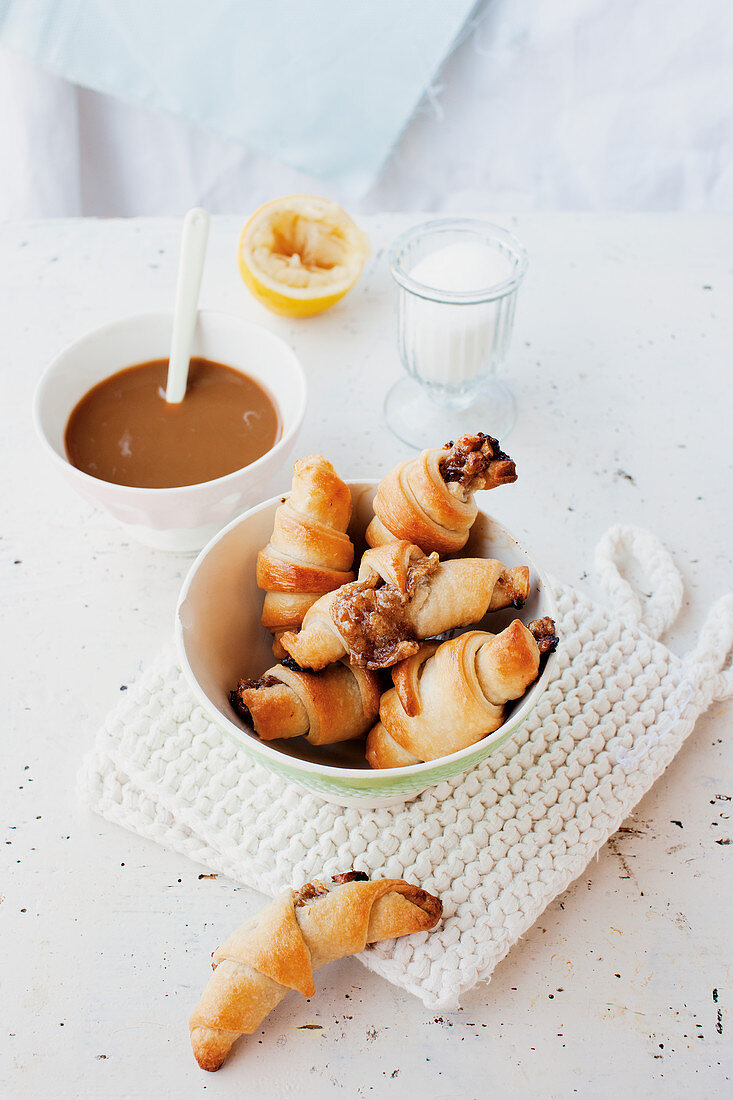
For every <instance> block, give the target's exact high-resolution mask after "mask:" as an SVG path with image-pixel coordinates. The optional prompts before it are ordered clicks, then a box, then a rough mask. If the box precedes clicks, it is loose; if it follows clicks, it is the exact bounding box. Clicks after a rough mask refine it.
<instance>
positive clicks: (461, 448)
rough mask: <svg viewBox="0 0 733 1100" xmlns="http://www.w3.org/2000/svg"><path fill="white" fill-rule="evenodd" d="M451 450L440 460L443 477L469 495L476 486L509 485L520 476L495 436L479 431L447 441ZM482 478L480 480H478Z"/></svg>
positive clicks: (481, 487)
mask: <svg viewBox="0 0 733 1100" xmlns="http://www.w3.org/2000/svg"><path fill="white" fill-rule="evenodd" d="M445 446H446V450H447V451H448V454H447V455H446V456H445V458H442V459H441V460H440V465H439V469H440V473H441V476H442V478H443V481H445V482H446V483H449V482H450V483H453V484H455V486H456V491H458V490H460V491H461V493H463V494H465V495H466V496H468V495H469V494H470V493H472V492H473V491H474V490H475V489H483V488H491V487H493V486H494V485H509V484H511V483H512V482H514V481H516V480H517V470H516V466H515V465H514V463H513V462H512V460H511V458H510V457H509V455H508V454H505V453H504V451H502V449H501V447H500V446H499V441H498V440H497V439H494V438H493V436H490V435H484V433H483V432H478V433H477V434H476V435H464V436H461V438H460V439H459V440H457V441H456V442H455V443H454V442H453V441H452V440H451V442H450V443H446V445H445ZM479 479H480V484H478V482H479Z"/></svg>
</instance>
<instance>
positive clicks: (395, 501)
mask: <svg viewBox="0 0 733 1100" xmlns="http://www.w3.org/2000/svg"><path fill="white" fill-rule="evenodd" d="M516 480H517V471H516V468H515V466H514V463H513V462H512V460H511V459H510V458H509V456H508V455H505V454H504V452H503V451H502V450H501V448H500V447H499V444H498V442H497V441H496V440H495V439H493V438H492V437H491V436H490V435H484V434H483V432H479V433H478V435H464V436H463V437H462V438H461V439H459V440H458V441H457V442H456V443H448V444H446V446H445V447H433V448H431V449H430V450H427V451H423V452H422V454H420V455H418V456H417V458H410V459H407V461H406V462H401V463H400V464H399V466H395V468H394V470H391V471H390V473H388V474H387V476H386V477H385V478H383V479H382V481H381V482H380V483H379V488H378V489H377V495H376V497H375V498H374V513H375V515H374V519H373V520H372V521H371V523H370V524H369V526H368V528H367V533H366V540H367V542H368V543H369V545H370V546H382V545H383V544H384V543H385V542H392V541H393V540H394V539H407V541H408V542H414V543H416V544H417V545H418V546H419V547H420V548H421V549H422V550H424V551H425V553H426V554H430V553H432V551H433V550H435V551H437V552H438V554H441V555H442V554H452V553H454V552H455V551H456V550H460V549H461V547H462V546H465V544H466V542H467V540H468V534H469V531H470V530H471V527H472V525H473V522H474V520H475V519H476V515H477V513H478V508H477V506H476V503H475V501H474V499H473V494H474V493H475V492H476V490H477V489H493V488H495V486H497V485H508V484H510V483H511V482H513V481H516Z"/></svg>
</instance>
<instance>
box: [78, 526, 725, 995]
mask: <svg viewBox="0 0 733 1100" xmlns="http://www.w3.org/2000/svg"><path fill="white" fill-rule="evenodd" d="M596 567H597V569H598V571H599V573H600V577H601V581H602V584H603V587H604V590H605V592H606V593H607V594H608V596H609V598H610V602H611V604H612V605H613V609H612V610H609V609H608V608H605V607H602V606H599V605H597V604H594V603H592V602H591V601H589V600H588V599H587V598H585V597H584V596H583V595H581V594H580V593H578V592H577V591H575V590H574V589H573V588H570V587H567V586H564V585H561V584H558V583H554V586H553V587H554V595H555V598H556V600H557V604H558V624H557V626H558V630H557V633H558V634H559V636H560V638H561V644H560V647H559V650H558V661H557V666H556V674H555V676H554V679H553V680H552V681H551V682H550V683H549V685H548V687H547V690H546V691H545V693H544V695H543V696H542V698H541V699H540V702H539V704H538V706H537V707H536V708H535V710H534V711H533V713H532V714H531V715H530V717H529V718H528V720H527V722H526V723H525V725H524V726H523V727H522V728H521V729H520V730H519V732H518V733H517V734H516V735H515V736H514V738H513V739H511V740H510V741H509V742H507V743H506V744H505V745H504V746H502V747H501V748H500V749H498V750H497V751H496V752H494V753H493V754H492V755H491V756H489V757H488V759H487V760H486V761H485V762H484V763H483V764H482V765H480V766H479V767H478V768H476V769H475V770H474V771H471V772H469V773H468V774H466V775H463V776H459V777H458V778H457V779H453V780H450V781H447V782H443V783H441V784H440V785H439V786H436V787H433V788H431V789H430V790H428V791H426V792H425V793H424V794H423V795H421V796H420V797H419V798H417V799H416V800H415V801H413V802H411V803H408V804H406V805H403V806H397V807H390V808H387V809H378V810H371V811H363V810H357V809H342V808H340V807H338V806H333V805H331V804H329V803H326V802H323V801H322V800H321V799H319V798H317V797H316V796H315V795H311V794H308V793H305V792H304V791H303V790H302V789H301V788H299V787H295V786H292V785H290V784H288V783H287V782H286V781H284V780H283V779H281V778H279V777H277V776H275V775H273V774H271V773H270V772H269V771H267V770H265V769H264V768H262V767H261V766H260V765H259V764H257V763H254V762H253V761H252V760H251V758H250V757H248V756H246V755H245V754H244V753H242V752H241V751H239V750H238V749H237V748H236V746H235V745H234V744H233V743H232V742H231V741H230V740H229V738H228V737H226V735H225V734H223V733H221V732H220V731H219V730H218V728H217V727H216V726H215V725H213V724H212V723H211V721H210V720H209V719H208V718H207V717H206V715H205V714H204V712H203V710H202V709H201V707H200V706H199V705H198V703H197V702H196V701H195V699H194V697H193V695H192V694H191V693H190V691H189V689H188V687H187V684H186V682H185V680H184V677H183V674H182V672H181V670H180V668H179V666H178V664H177V662H176V657H175V653H174V651H173V650H172V648H171V649H170V650H166V651H165V652H164V653H163V654H161V656H160V657H159V659H158V660H157V661H156V662H155V664H154V665H153V666H152V667H150V668H149V669H148V670H147V671H146V672H145V673H144V674H143V676H142V677H141V679H140V680H139V682H138V683H137V684H136V685H134V686H133V687H131V688H129V689H128V692H127V694H126V697H125V698H124V700H123V701H122V702H121V703H120V704H119V705H118V707H117V708H116V709H115V710H114V711H113V712H112V714H110V716H109V717H108V719H107V721H106V723H105V725H104V728H103V729H102V730H101V731H100V732H99V734H98V736H97V740H96V744H95V748H94V751H93V752H92V753H91V754H90V755H89V756H88V757H87V759H86V760H85V762H84V767H83V769H82V771H81V773H80V777H79V781H80V790H81V795H82V798H83V800H84V801H85V802H86V803H87V804H88V805H89V806H90V807H91V808H93V809H94V810H96V811H97V812H98V813H100V814H101V815H102V816H103V817H105V818H107V819H108V820H110V821H114V822H117V823H118V824H120V825H124V826H125V827H126V828H128V829H130V830H132V831H133V832H136V833H139V834H141V835H142V836H146V837H150V838H152V839H153V840H156V841H158V842H159V843H160V844H163V845H165V846H167V847H170V848H174V849H175V850H177V851H179V852H182V853H184V854H185V855H187V856H190V857H191V858H192V859H194V860H197V861H198V862H200V863H202V864H204V865H205V866H206V867H208V868H210V869H212V870H214V871H218V872H220V873H223V874H225V875H228V876H230V877H231V878H232V879H235V880H237V881H239V882H242V883H245V884H246V885H247V886H251V887H254V888H255V889H257V890H260V891H262V892H263V893H265V894H269V895H273V894H275V893H276V892H277V891H278V890H280V889H281V888H282V887H283V886H285V885H292V886H295V887H297V886H300V885H302V883H304V882H307V881H308V880H309V879H312V878H320V877H323V876H326V875H330V874H335V873H336V872H337V871H341V870H343V869H345V868H348V867H351V866H352V864H353V865H355V866H356V867H357V868H359V869H362V870H365V871H367V872H370V873H371V874H373V875H375V876H379V877H394V878H406V879H408V880H410V881H413V882H415V883H417V884H419V885H421V886H423V887H425V889H427V890H430V891H431V892H433V893H436V894H439V895H440V897H441V898H442V901H443V905H444V920H443V921H442V923H441V925H440V926H439V927H438V928H437V929H436V930H435V931H434V932H432V933H429V934H422V933H421V934H418V935H414V936H410V937H406V938H404V939H400V940H395V941H392V942H390V943H385V944H380V945H378V946H375V947H373V948H371V949H369V950H367V951H365V952H364V953H363V955H361V956H360V958H361V959H362V961H363V962H364V963H365V965H366V966H367V967H369V968H370V969H371V970H374V971H376V972H377V973H379V974H381V975H383V976H384V977H385V978H387V979H388V980H389V981H391V982H394V983H395V984H396V985H399V986H402V987H403V988H404V989H407V990H409V991H410V992H412V993H414V994H416V995H417V996H418V997H420V998H421V999H422V1000H423V1002H424V1003H425V1004H426V1005H427V1006H429V1007H431V1008H432V1007H436V1008H441V1009H444V1010H445V1009H450V1008H454V1007H456V1006H457V1004H458V1000H459V998H460V996H461V994H463V993H464V992H465V991H466V990H467V989H470V988H471V986H473V985H474V984H475V983H476V982H478V981H480V980H482V979H488V978H489V977H490V975H491V973H492V971H493V969H494V967H495V966H496V965H497V963H498V962H499V961H500V960H501V959H502V958H503V957H504V956H505V955H506V954H507V952H508V951H509V949H510V947H511V946H512V944H513V943H515V942H516V941H517V940H518V939H519V938H520V937H521V936H522V935H523V934H524V933H525V932H526V931H527V929H528V928H530V926H531V925H532V924H533V923H534V921H535V920H536V919H537V917H538V916H539V915H540V913H541V912H542V911H543V909H544V908H545V907H546V906H547V905H548V904H549V903H550V902H551V901H552V900H553V898H555V897H556V896H557V894H559V893H560V892H561V891H562V890H564V889H565V888H566V887H567V886H568V885H569V884H570V883H571V882H572V880H573V879H575V878H576V877H577V876H578V875H579V874H581V872H582V871H583V869H584V868H585V866H586V865H587V864H588V862H589V861H590V860H591V859H592V857H593V856H594V855H595V853H596V852H597V851H598V850H599V848H601V846H602V845H603V844H604V843H605V842H606V840H607V839H608V838H609V836H611V834H612V833H614V832H615V831H616V829H618V827H619V825H620V824H621V823H622V821H623V820H624V818H626V817H627V816H628V814H629V812H630V811H631V809H632V808H633V807H634V806H635V805H636V803H637V802H638V801H639V799H640V798H641V797H642V795H643V794H645V792H646V791H647V790H648V789H649V787H650V786H651V785H652V783H653V782H654V780H655V779H657V778H658V776H660V775H661V773H662V772H663V771H664V769H665V768H666V767H667V765H668V764H669V762H670V761H671V760H672V758H673V757H674V755H675V753H676V752H677V751H678V749H679V748H680V746H681V745H682V743H683V741H684V740H685V738H686V737H687V735H688V734H689V733H690V731H691V729H692V727H693V725H694V723H695V720H696V719H697V717H698V715H700V714H701V713H702V712H703V711H705V710H706V709H707V708H708V707H709V706H710V704H711V703H712V702H713V700H715V699H723V698H725V697H727V696H729V695H731V694H733V671H731V670H730V668H729V667H727V662H728V655H729V651H730V648H731V644H733V595H728V596H724V597H723V598H722V599H721V600H719V601H718V602H717V603H716V604H715V605H714V607H713V608H712V610H711V612H710V614H709V616H708V619H707V622H706V624H705V626H704V627H703V630H702V632H701V635H700V639H699V642H698V645H697V647H696V648H695V650H694V651H693V652H692V653H690V654H688V655H687V656H686V657H684V658H679V657H676V656H674V655H673V654H672V653H670V651H669V650H668V649H667V648H666V647H665V646H663V645H662V644H661V643H660V642H659V641H658V638H659V637H660V636H661V635H662V633H663V632H664V630H665V629H666V628H667V627H669V626H670V625H671V623H672V621H673V620H674V618H675V617H676V615H677V612H678V610H679V607H680V605H681V601H682V580H681V577H680V574H679V572H678V570H677V569H676V567H675V565H674V563H673V562H672V559H671V557H670V555H669V554H668V552H667V551H666V550H665V549H664V547H663V546H662V545H661V543H659V541H658V540H657V539H655V538H654V537H653V536H652V535H650V534H648V533H647V532H645V531H641V530H639V529H637V528H631V527H615V528H612V529H611V530H610V531H609V532H607V534H606V535H605V536H604V538H603V539H602V540H601V543H600V544H599V546H598V549H597V552H596ZM623 570H626V576H627V577H631V576H634V575H637V574H638V573H639V571H641V572H643V574H645V589H647V590H648V589H651V597H649V598H647V599H646V600H645V601H644V602H642V600H641V599H640V597H639V596H638V595H637V593H636V591H635V590H634V588H633V587H632V584H631V582H630V580H628V579H626V577H625V576H624V575H623V574H622V571H623ZM244 916H245V914H243V918H244Z"/></svg>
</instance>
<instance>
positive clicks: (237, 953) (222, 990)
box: [189, 871, 443, 1070]
mask: <svg viewBox="0 0 733 1100" xmlns="http://www.w3.org/2000/svg"><path fill="white" fill-rule="evenodd" d="M442 912H443V906H442V905H441V903H440V901H439V899H438V898H436V897H434V896H433V895H432V894H428V893H427V892H426V891H425V890H421V889H420V888H419V887H418V886H411V885H410V883H408V882H404V881H403V880H402V879H380V880H377V881H375V882H370V881H369V880H368V879H367V876H366V875H364V874H363V873H362V872H360V871H346V872H345V873H344V874H342V875H334V876H333V879H332V881H331V883H329V884H328V885H327V886H325V885H323V883H321V882H309V883H307V884H306V885H305V886H303V887H302V889H300V890H299V891H298V892H297V893H294V892H293V891H292V890H285V891H284V892H283V893H282V894H280V896H279V897H277V898H275V900H274V901H273V902H271V903H270V904H269V905H268V906H267V907H266V908H265V909H263V910H262V912H260V913H258V914H257V915H256V916H254V917H252V918H251V919H250V920H248V921H246V922H245V923H244V924H243V925H242V926H241V928H239V929H238V930H237V931H236V932H235V933H234V934H233V935H231V936H230V937H229V939H228V940H227V941H226V943H224V944H222V946H221V947H218V948H217V949H216V951H215V952H214V955H213V965H214V973H213V975H212V977H211V978H210V980H209V984H208V985H207V987H206V989H205V990H204V993H203V996H202V997H201V1000H200V1001H199V1003H198V1005H197V1006H196V1008H195V1009H194V1012H193V1015H192V1016H191V1019H190V1021H189V1030H190V1033H191V1046H192V1047H193V1052H194V1055H195V1056H196V1061H197V1062H198V1064H199V1065H200V1066H201V1068H202V1069H208V1070H215V1069H219V1067H220V1066H221V1065H222V1064H223V1063H224V1061H225V1059H226V1057H227V1055H228V1054H229V1051H230V1050H231V1048H232V1046H233V1044H234V1042H235V1041H236V1040H237V1039H238V1038H239V1037H240V1035H251V1034H252V1032H253V1031H256V1030H257V1029H258V1028H259V1027H260V1025H261V1023H262V1021H263V1020H264V1019H265V1017H266V1016H267V1015H268V1014H269V1013H270V1012H272V1010H273V1008H274V1007H275V1005H277V1004H279V1003H280V1001H281V1000H282V999H283V997H285V996H286V995H287V993H288V992H289V991H290V990H291V989H297V990H298V992H299V993H302V994H303V996H304V997H312V996H313V994H314V993H315V984H314V981H313V971H314V970H316V969H317V968H318V967H319V966H324V965H325V964H326V963H329V962H333V961H334V960H335V959H341V958H344V957H345V956H346V955H355V954H357V953H358V952H359V951H363V950H364V948H365V947H366V945H367V944H368V943H377V942H378V941H380V940H390V939H393V938H394V937H396V936H408V935H410V933H412V932H427V931H429V930H430V929H431V928H434V927H435V925H436V924H437V923H438V921H439V920H440V917H441V914H442Z"/></svg>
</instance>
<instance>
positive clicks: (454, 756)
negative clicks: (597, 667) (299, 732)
mask: <svg viewBox="0 0 733 1100" xmlns="http://www.w3.org/2000/svg"><path fill="white" fill-rule="evenodd" d="M347 484H348V485H349V488H350V490H351V496H352V500H353V503H354V513H353V516H352V521H351V525H350V528H349V533H350V535H351V537H352V539H353V540H354V543H355V545H356V551H357V560H358V557H359V556H360V554H361V552H362V550H363V549H364V548H365V544H364V532H365V530H366V527H367V524H368V522H369V520H370V519H371V517H372V515H373V509H372V502H373V500H374V495H375V492H376V488H377V484H378V482H377V481H349V482H347ZM488 495H489V494H483V493H480V494H479V497H482V496H488ZM281 500H282V497H279V496H278V497H273V498H272V499H271V500H267V501H264V502H263V503H262V504H259V505H257V506H256V507H255V508H252V509H250V511H249V512H246V513H245V514H244V515H243V516H239V517H237V519H235V520H233V521H232V523H230V524H229V525H228V526H227V527H226V528H225V529H224V530H223V531H221V532H220V533H219V535H218V536H217V537H216V538H214V539H213V540H212V541H211V542H210V543H209V545H208V546H206V547H205V548H204V549H203V550H202V551H201V553H200V554H199V556H198V558H197V559H196V561H195V562H194V563H193V565H192V566H191V569H190V571H189V574H188V576H187V578H186V580H185V581H184V584H183V587H182V589H181V594H180V596H179V600H178V608H177V610H176V643H177V646H178V655H179V659H180V662H181V667H182V668H183V672H184V675H185V676H186V678H187V680H188V682H189V685H190V687H191V689H192V691H193V692H194V694H195V696H196V698H197V699H198V701H199V702H200V704H201V706H202V707H203V708H204V711H205V712H206V714H207V715H208V717H209V718H210V719H211V720H212V722H214V723H215V724H216V725H217V726H218V727H219V729H221V730H222V731H223V732H224V733H226V734H227V735H228V736H229V737H230V738H231V739H232V740H233V741H234V742H235V743H236V744H237V745H238V747H239V748H240V749H241V750H242V752H244V753H247V755H249V756H250V757H251V758H252V759H253V760H254V761H256V762H257V763H259V764H261V765H263V766H264V767H265V768H267V769H268V770H270V771H273V772H275V773H276V774H277V775H280V776H282V777H283V778H285V779H287V780H289V781H290V782H292V783H296V784H298V785H299V786H302V787H305V788H306V789H307V790H309V791H310V792H311V793H312V794H316V795H318V797H319V798H322V799H324V800H325V801H327V802H333V803H336V804H337V805H339V806H356V807H359V808H361V809H373V808H375V807H378V806H392V805H396V804H399V803H402V802H407V801H409V800H410V799H412V798H416V797H417V795H419V794H421V793H422V792H423V791H425V790H427V789H428V788H429V787H433V786H435V785H436V784H438V783H441V782H443V781H444V780H447V779H452V778H454V777H455V776H458V775H461V774H462V773H464V772H467V771H470V770H471V769H473V768H475V767H477V766H478V765H479V764H480V763H481V762H482V761H483V760H485V759H486V757H488V756H489V754H490V753H492V752H493V751H495V750H496V749H497V748H499V747H500V746H501V745H503V744H504V743H505V742H506V741H507V740H509V738H511V737H512V735H513V734H514V733H516V732H517V730H518V729H519V728H520V726H522V724H523V723H524V722H525V721H526V719H527V718H528V716H529V715H530V714H531V712H532V710H533V709H534V707H535V706H536V705H537V703H538V701H539V699H540V697H541V695H542V693H543V692H544V690H545V687H546V685H547V683H548V681H549V680H550V678H551V676H552V675H553V672H554V669H555V667H556V661H557V654H556V653H550V654H549V655H548V657H547V658H546V659H544V660H543V664H542V665H541V666H540V675H539V678H538V679H537V680H536V681H535V682H534V684H532V685H531V686H530V688H529V689H528V690H527V691H526V692H525V694H524V695H523V696H522V697H521V698H520V699H518V700H516V702H514V703H512V704H510V705H509V707H508V708H507V712H506V717H505V719H504V722H503V724H502V725H501V726H499V728H498V729H497V730H495V731H494V733H491V734H489V736H488V737H485V738H484V739H483V740H482V741H478V742H476V743H475V744H473V745H469V746H468V747H467V748H464V749H460V750H459V751H457V752H453V753H450V754H449V755H447V756H442V757H439V758H438V759H436V760H430V761H427V762H426V763H424V764H411V765H409V766H408V767H405V768H384V769H382V770H379V771H376V770H372V768H370V767H369V765H368V764H367V761H366V758H365V755H364V742H363V741H343V742H341V743H340V744H335V745H324V746H319V747H316V746H313V745H311V744H309V742H308V741H306V740H305V738H303V737H294V738H292V739H289V740H280V741H277V740H276V741H261V740H260V739H259V738H258V737H257V735H256V734H255V733H254V731H253V729H252V728H251V726H249V725H248V723H247V722H245V720H244V719H243V718H241V717H240V715H238V714H236V713H235V712H234V710H233V709H232V707H231V705H230V702H229V692H230V691H231V690H232V689H233V688H235V687H236V685H237V681H238V680H239V678H240V677H245V678H254V677H258V676H261V675H262V674H263V673H264V672H265V671H266V670H267V669H268V668H271V667H272V666H273V665H274V664H276V663H277V662H276V661H275V659H274V658H273V656H272V635H271V634H270V633H269V631H267V630H265V629H264V627H263V626H262V624H261V622H260V616H261V614H262V601H263V593H262V591H261V590H260V589H259V588H258V587H257V582H256V579H255V564H256V559H257V552H258V550H259V549H260V548H261V547H263V546H265V545H266V543H267V541H268V540H269V538H270V534H271V533H272V525H273V522H274V518H275V511H276V509H277V507H278V505H279V504H280V501H281ZM461 554H462V555H465V556H469V557H470V556H475V557H496V558H499V559H500V560H501V561H503V562H504V564H505V565H507V566H515V565H526V566H529V572H530V584H531V590H530V595H529V598H528V600H527V601H526V603H525V605H524V607H523V608H522V609H521V610H520V611H515V610H513V609H507V610H506V611H496V612H493V613H492V614H491V615H489V616H487V617H486V619H485V620H484V621H483V623H482V624H481V625H482V627H483V629H485V630H489V631H491V632H492V633H498V632H499V631H500V630H503V629H504V627H505V626H507V625H508V624H509V622H510V621H511V620H512V619H515V618H519V619H521V620H522V622H524V623H525V624H527V623H529V622H531V620H532V619H540V618H543V617H544V616H545V615H549V617H550V618H551V619H554V620H555V621H557V617H558V615H557V607H556V604H555V600H554V597H553V594H552V589H551V587H550V584H549V581H548V579H547V577H546V576H545V573H544V571H543V570H542V568H541V566H540V565H539V564H538V563H537V561H536V560H535V558H534V556H533V555H532V554H531V553H530V551H529V550H528V549H527V548H526V547H525V546H523V545H522V544H521V543H520V542H519V541H518V540H517V539H516V538H515V537H514V535H513V534H512V533H511V531H509V530H508V529H507V528H506V527H504V526H503V524H501V523H499V521H498V520H496V519H494V518H493V517H490V516H489V515H488V513H487V512H485V511H484V510H483V507H482V502H480V503H479V514H478V517H477V519H476V522H475V523H474V525H473V528H472V530H471V535H470V537H469V541H468V543H467V544H466V547H465V549H464V550H462V551H461ZM233 592H236V594H237V598H236V599H232V593H233Z"/></svg>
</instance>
